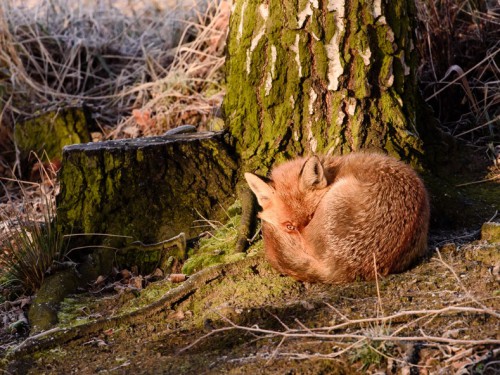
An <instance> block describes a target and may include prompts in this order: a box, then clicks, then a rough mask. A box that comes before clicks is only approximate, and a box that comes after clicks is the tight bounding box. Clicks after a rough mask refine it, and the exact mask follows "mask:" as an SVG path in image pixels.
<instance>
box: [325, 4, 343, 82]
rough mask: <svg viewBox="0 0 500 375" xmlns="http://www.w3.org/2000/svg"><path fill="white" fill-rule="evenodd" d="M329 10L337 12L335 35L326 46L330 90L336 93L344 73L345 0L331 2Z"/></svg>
mask: <svg viewBox="0 0 500 375" xmlns="http://www.w3.org/2000/svg"><path fill="white" fill-rule="evenodd" d="M327 8H328V10H329V11H330V12H335V26H336V28H335V33H334V34H333V37H332V39H331V40H330V42H329V43H328V44H327V45H326V55H327V57H328V60H329V62H328V90H333V91H336V90H338V88H339V78H340V76H341V75H342V74H343V73H344V67H343V66H342V62H341V61H340V42H341V39H342V36H343V34H344V29H345V24H344V22H345V0H329V1H328V6H327Z"/></svg>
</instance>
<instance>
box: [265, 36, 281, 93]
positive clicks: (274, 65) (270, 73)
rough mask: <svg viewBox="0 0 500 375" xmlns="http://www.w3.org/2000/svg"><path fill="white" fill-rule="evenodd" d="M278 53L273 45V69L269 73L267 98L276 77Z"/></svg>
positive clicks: (266, 86)
mask: <svg viewBox="0 0 500 375" xmlns="http://www.w3.org/2000/svg"><path fill="white" fill-rule="evenodd" d="M277 55H278V53H277V52H276V46H275V45H274V44H273V45H272V46H271V68H270V69H269V72H267V78H266V85H265V88H266V96H268V95H269V93H270V92H271V89H272V87H273V79H274V78H275V77H276V58H277Z"/></svg>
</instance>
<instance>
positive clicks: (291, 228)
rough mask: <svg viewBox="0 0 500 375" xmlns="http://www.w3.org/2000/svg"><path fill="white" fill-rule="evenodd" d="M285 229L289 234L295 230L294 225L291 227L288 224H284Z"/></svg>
mask: <svg viewBox="0 0 500 375" xmlns="http://www.w3.org/2000/svg"><path fill="white" fill-rule="evenodd" d="M286 229H287V230H289V231H290V232H292V231H294V230H295V225H292V224H290V223H287V224H286Z"/></svg>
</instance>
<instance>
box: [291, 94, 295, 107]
mask: <svg viewBox="0 0 500 375" xmlns="http://www.w3.org/2000/svg"><path fill="white" fill-rule="evenodd" d="M290 104H291V105H292V109H294V108H295V99H294V98H293V95H290Z"/></svg>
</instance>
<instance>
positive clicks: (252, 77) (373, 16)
mask: <svg viewBox="0 0 500 375" xmlns="http://www.w3.org/2000/svg"><path fill="white" fill-rule="evenodd" d="M415 22H416V18H415V9H414V4H413V1H412V0H395V1H391V2H390V4H389V3H387V2H383V1H381V0H373V1H369V2H364V1H358V0H348V1H342V0H329V1H323V2H321V1H317V0H310V1H306V0H298V1H297V0H293V1H292V0H270V1H269V2H266V1H256V0H237V1H236V4H235V7H234V11H233V14H232V17H231V21H230V32H229V38H228V59H227V94H226V97H225V101H224V112H225V115H226V118H227V120H226V121H227V126H228V128H229V131H230V133H231V134H232V136H233V137H234V139H235V144H236V149H237V152H238V154H239V156H240V157H241V159H242V160H241V162H242V164H243V166H244V168H246V169H247V170H249V169H252V170H259V171H260V172H261V173H265V172H267V169H268V168H269V167H270V165H271V164H272V163H273V162H274V161H276V160H278V161H279V160H280V159H282V158H288V157H290V156H294V155H300V154H309V153H323V154H332V153H336V154H337V153H345V152H348V151H355V150H359V149H366V148H372V149H382V150H385V151H387V152H389V153H390V154H393V155H395V156H397V157H399V158H401V159H404V160H406V161H408V162H410V163H411V164H412V165H414V166H419V165H421V162H422V155H423V141H422V139H423V138H422V137H421V135H422V134H421V133H423V132H424V127H425V126H426V125H425V124H423V123H422V122H421V121H419V117H418V114H419V112H420V110H419V107H420V106H421V104H420V103H422V101H421V97H420V93H419V91H418V87H417V79H416V68H417V56H416V50H415V48H414V45H415V33H414V31H415ZM424 112H425V111H424ZM426 113H427V112H426ZM427 136H429V134H427Z"/></svg>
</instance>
